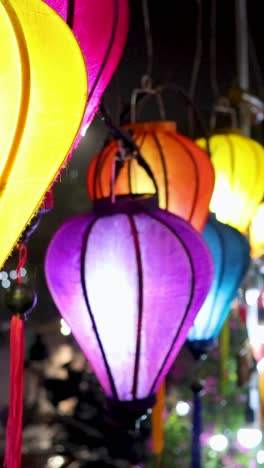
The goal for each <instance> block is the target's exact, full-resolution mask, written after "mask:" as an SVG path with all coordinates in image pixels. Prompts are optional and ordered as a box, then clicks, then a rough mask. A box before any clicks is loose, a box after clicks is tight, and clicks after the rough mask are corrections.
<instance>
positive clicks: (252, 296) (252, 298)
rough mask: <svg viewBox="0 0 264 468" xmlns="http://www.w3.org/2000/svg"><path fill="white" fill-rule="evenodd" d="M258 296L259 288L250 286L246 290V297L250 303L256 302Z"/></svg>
mask: <svg viewBox="0 0 264 468" xmlns="http://www.w3.org/2000/svg"><path fill="white" fill-rule="evenodd" d="M258 297H259V290H258V288H249V289H247V290H246V293H245V299H246V303H247V304H248V305H254V304H256V302H257V300H258Z"/></svg>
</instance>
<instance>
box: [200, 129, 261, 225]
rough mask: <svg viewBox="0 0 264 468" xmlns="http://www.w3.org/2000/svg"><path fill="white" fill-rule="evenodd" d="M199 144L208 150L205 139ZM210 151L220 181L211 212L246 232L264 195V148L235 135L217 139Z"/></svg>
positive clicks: (216, 182)
mask: <svg viewBox="0 0 264 468" xmlns="http://www.w3.org/2000/svg"><path fill="white" fill-rule="evenodd" d="M197 144H198V145H199V146H201V147H202V148H206V141H205V140H204V139H200V140H198V141H197ZM209 147H210V152H211V159H212V163H213V166H214V170H215V178H216V180H215V189H214V193H213V196H212V200H211V204H210V209H211V211H212V212H214V213H215V214H216V217H217V219H218V220H219V221H221V222H222V223H226V224H229V225H230V226H233V227H234V228H235V229H238V230H239V231H241V232H246V230H247V228H248V225H249V223H250V220H251V218H252V216H253V213H254V211H255V209H256V207H257V206H258V204H259V203H260V201H261V200H262V198H263V194H264V186H263V179H264V150H263V147H262V146H261V145H260V144H259V143H257V142H256V141H254V140H251V139H250V138H246V137H244V136H242V135H239V134H235V133H226V134H218V135H213V136H212V137H211V138H210V140H209Z"/></svg>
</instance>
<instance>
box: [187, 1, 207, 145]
mask: <svg viewBox="0 0 264 468" xmlns="http://www.w3.org/2000/svg"><path fill="white" fill-rule="evenodd" d="M196 6H197V16H196V39H195V43H196V48H195V54H194V60H193V67H192V73H191V81H190V87H189V96H190V99H191V100H193V98H194V95H195V91H196V87H197V80H198V75H199V71H200V66H201V58H202V46H203V42H202V3H201V0H196ZM188 114H189V115H188V120H189V134H190V135H191V136H192V135H193V112H192V109H189V113H188Z"/></svg>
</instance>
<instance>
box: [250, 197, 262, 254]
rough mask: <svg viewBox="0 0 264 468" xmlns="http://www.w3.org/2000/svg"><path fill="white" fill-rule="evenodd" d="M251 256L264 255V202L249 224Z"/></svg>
mask: <svg viewBox="0 0 264 468" xmlns="http://www.w3.org/2000/svg"><path fill="white" fill-rule="evenodd" d="M249 242H250V248H251V256H252V257H253V258H258V257H261V256H262V255H264V203H261V204H260V205H259V206H258V207H257V209H256V211H255V214H254V216H253V218H252V220H251V223H250V226H249Z"/></svg>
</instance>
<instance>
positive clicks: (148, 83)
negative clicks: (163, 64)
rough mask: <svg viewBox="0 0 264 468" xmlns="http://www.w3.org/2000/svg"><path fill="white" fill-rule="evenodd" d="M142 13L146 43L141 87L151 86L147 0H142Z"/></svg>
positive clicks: (149, 28) (151, 66) (151, 45)
mask: <svg viewBox="0 0 264 468" xmlns="http://www.w3.org/2000/svg"><path fill="white" fill-rule="evenodd" d="M142 13H143V22H144V30H145V38H146V45H147V67H146V73H145V74H144V75H143V76H142V81H141V86H142V88H145V87H146V88H151V86H152V79H151V75H152V69H153V39H152V33H151V26H150V19H149V8H148V0H142Z"/></svg>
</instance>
